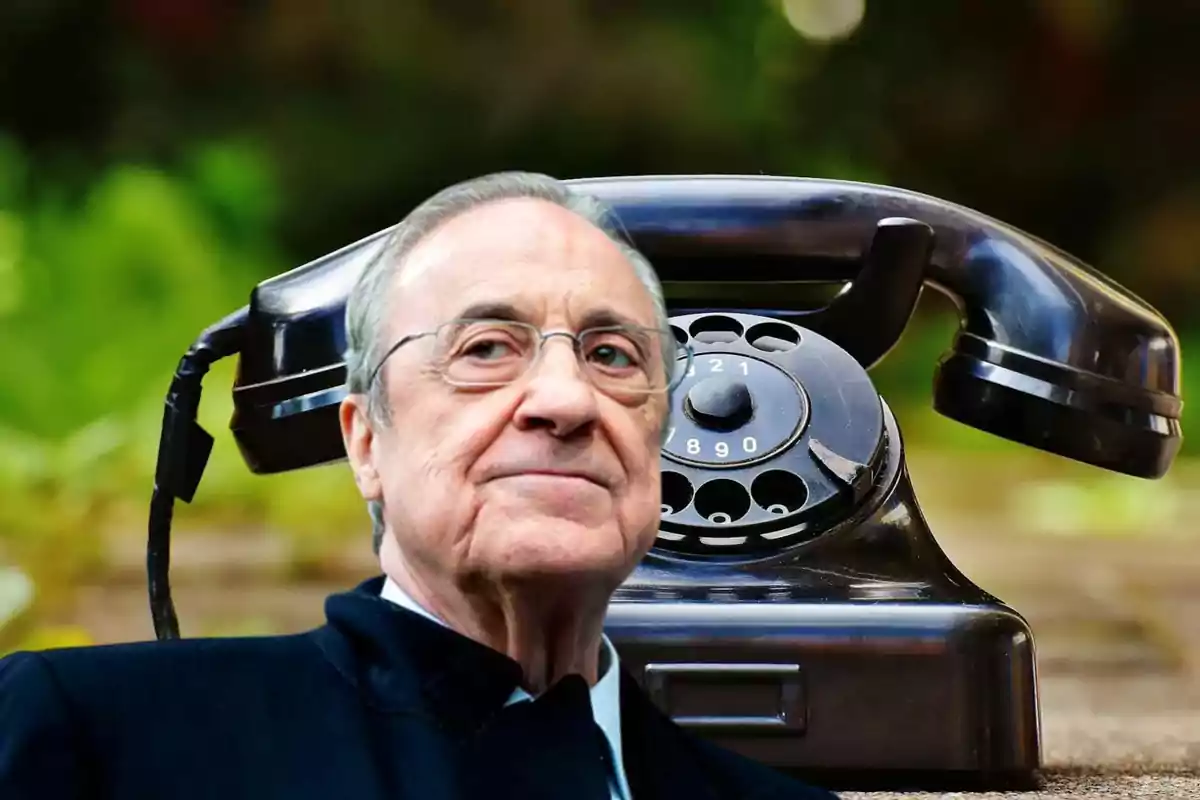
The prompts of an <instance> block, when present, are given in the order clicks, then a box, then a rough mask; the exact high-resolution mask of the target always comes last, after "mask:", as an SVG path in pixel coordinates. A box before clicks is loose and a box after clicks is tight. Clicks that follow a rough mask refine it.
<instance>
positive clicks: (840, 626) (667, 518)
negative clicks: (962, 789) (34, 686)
mask: <svg viewBox="0 0 1200 800" xmlns="http://www.w3.org/2000/svg"><path fill="white" fill-rule="evenodd" d="M570 183H571V184H572V185H574V186H575V187H577V188H579V189H581V190H583V191H586V192H589V193H592V194H594V195H596V196H598V197H600V198H602V199H604V200H606V201H607V202H608V203H610V204H611V205H612V207H613V208H614V209H615V211H616V214H617V215H618V216H619V218H620V220H621V222H622V223H623V225H624V227H625V228H626V230H627V232H628V234H629V236H630V237H631V239H632V241H633V242H634V243H635V244H636V246H637V247H638V248H640V249H641V250H642V252H644V253H645V254H646V255H647V256H648V257H649V258H650V260H651V261H652V262H653V263H654V265H655V266H656V268H657V269H658V271H659V274H660V276H661V277H662V279H663V281H664V284H665V287H666V291H667V296H668V302H669V304H670V306H671V311H672V313H673V317H672V319H671V322H672V325H673V328H674V331H675V334H676V336H677V338H678V339H679V340H680V342H686V343H689V344H690V345H691V346H692V348H693V351H694V361H693V369H692V371H691V372H690V373H689V375H688V377H687V378H686V379H685V380H684V382H683V384H682V385H681V386H680V387H679V389H678V390H677V391H676V393H675V395H674V398H675V399H674V403H675V408H674V426H675V427H674V430H673V431H672V432H671V433H670V434H669V436H668V438H667V440H666V443H665V445H664V448H663V454H662V469H663V517H662V525H661V531H660V534H659V538H658V543H657V546H656V547H655V549H654V550H653V551H652V552H651V553H650V555H649V556H647V558H646V559H645V561H644V563H643V564H642V565H641V566H640V567H639V568H638V569H637V570H636V571H635V572H634V574H633V575H632V576H631V578H630V579H629V580H628V582H627V583H626V584H625V585H624V586H623V587H622V588H621V590H620V591H619V592H618V594H617V596H616V597H615V598H614V602H613V603H612V607H611V613H610V616H609V621H608V632H609V635H610V636H611V637H612V639H613V640H614V642H615V643H616V644H617V647H618V648H619V650H620V652H621V654H622V660H623V662H624V664H625V665H626V666H627V667H628V668H629V669H630V670H631V671H632V673H633V674H634V675H635V676H636V677H637V678H638V679H639V680H640V681H641V682H642V684H643V685H644V686H645V687H646V688H647V689H648V691H649V692H650V694H651V695H652V696H653V697H654V698H655V700H656V701H657V702H658V703H659V704H660V706H661V707H662V708H664V709H665V710H666V711H667V712H668V713H670V714H671V715H672V716H673V717H674V718H675V719H676V720H677V721H678V722H679V723H680V724H682V725H684V726H686V727H689V728H692V729H694V730H696V731H698V732H699V733H700V734H701V735H703V736H707V737H711V738H712V739H713V740H715V741H718V742H720V743H722V744H725V745H727V746H730V747H732V748H734V749H737V750H740V751H742V752H744V753H746V754H748V755H750V756H752V757H754V758H757V759H760V760H762V761H764V762H766V763H768V764H771V765H773V766H776V767H778V768H781V769H787V770H794V771H798V772H800V773H803V774H806V775H809V776H812V777H814V778H817V779H820V780H824V781H826V782H827V783H829V784H834V785H845V784H847V782H849V783H850V784H859V785H863V784H866V783H892V784H895V783H897V782H901V783H904V782H907V783H915V784H917V785H925V783H924V782H926V781H927V779H929V778H931V777H936V778H938V779H939V780H938V782H939V783H944V782H949V783H969V784H981V785H988V786H992V785H1002V784H1008V783H1018V784H1019V783H1022V782H1025V781H1027V780H1028V779H1030V778H1031V777H1032V776H1033V775H1034V774H1035V772H1036V770H1037V768H1038V767H1039V765H1040V734H1039V710H1038V700H1037V678H1036V669H1035V663H1034V644H1033V638H1032V634H1031V632H1030V630H1029V627H1028V625H1027V624H1026V622H1025V621H1024V620H1023V619H1022V618H1021V616H1020V615H1019V614H1018V613H1017V612H1016V611H1014V610H1013V609H1011V608H1009V607H1008V606H1006V605H1004V604H1003V603H1002V602H1001V601H1000V600H998V599H996V598H995V597H992V596H991V595H989V594H988V593H987V592H985V591H983V590H982V589H980V588H978V587H976V586H975V585H974V584H972V583H971V581H970V580H969V579H968V578H966V577H965V576H964V575H963V574H962V573H960V572H959V571H958V570H957V569H956V568H955V567H954V565H953V564H952V563H950V561H949V559H948V558H947V557H946V556H945V555H944V554H943V552H942V550H941V549H940V548H939V547H938V544H937V542H936V540H935V538H934V536H933V533H932V532H931V531H930V529H929V527H928V525H927V523H926V522H925V519H924V518H923V516H922V514H921V511H920V508H919V507H918V504H917V501H916V498H915V496H914V493H913V487H912V485H911V483H910V480H909V476H908V471H907V468H906V465H905V460H904V450H903V444H902V440H901V437H900V431H899V430H898V429H897V426H896V421H895V418H894V417H893V415H892V413H891V411H890V410H889V409H888V406H887V404H886V403H885V402H884V401H883V400H882V399H881V398H880V397H879V395H878V394H877V393H876V391H875V389H874V388H873V386H872V383H871V380H870V378H869V377H868V375H867V368H869V367H870V366H871V365H872V364H874V363H875V362H876V361H878V360H879V359H880V358H881V357H883V356H884V355H885V354H886V353H887V352H888V350H889V349H890V348H891V347H892V346H893V345H894V344H895V343H896V341H897V339H898V338H899V337H900V334H901V332H902V331H903V330H904V327H905V325H906V324H907V322H908V320H909V318H910V316H911V315H912V313H913V309H914V306H915V305H916V302H917V299H918V297H919V295H920V292H921V288H922V285H923V284H928V285H930V286H933V287H935V288H937V289H938V290H939V291H941V292H943V293H945V294H946V295H948V296H949V297H950V298H951V299H952V300H953V301H954V302H955V304H956V305H957V307H958V308H959V310H960V314H961V328H960V330H959V332H958V334H957V336H956V337H955V338H954V341H953V342H952V343H951V345H950V349H949V351H948V352H947V353H946V354H945V356H943V358H942V359H941V361H940V363H939V365H938V370H937V374H936V378H935V381H934V407H935V408H936V409H937V410H938V411H939V412H941V413H942V414H944V415H946V416H948V417H950V418H952V419H955V420H958V421H960V422H962V423H965V424H967V425H970V426H972V427H975V428H979V429H982V430H985V431H989V432H991V433H994V434H996V435H998V436H1002V437H1005V438H1008V439H1012V440H1014V441H1017V442H1021V443H1023V444H1026V445H1029V446H1031V447H1036V448H1039V449H1042V450H1047V451H1049V452H1052V453H1058V454H1060V455H1063V456H1066V457H1068V458H1072V459H1077V460H1079V461H1083V462H1087V463H1090V464H1094V465H1096V466H1100V467H1104V468H1107V469H1111V470H1115V471H1118V472H1122V473H1127V474H1131V475H1137V476H1142V477H1149V478H1157V477H1161V476H1162V475H1163V474H1165V472H1166V471H1167V469H1168V467H1169V466H1170V464H1171V461H1172V459H1173V458H1174V456H1175V454H1176V452H1177V451H1178V448H1179V445H1180V441H1181V435H1180V427H1179V418H1180V410H1181V406H1182V404H1181V401H1180V398H1179V370H1180V365H1179V345H1178V342H1177V339H1176V337H1175V334H1174V332H1173V331H1172V330H1171V328H1170V326H1169V325H1168V324H1167V322H1166V321H1165V320H1164V319H1163V318H1162V317H1161V316H1159V315H1158V314H1157V313H1156V312H1155V311H1154V310H1153V309H1152V308H1150V307H1149V306H1147V305H1146V304H1144V303H1142V302H1141V301H1139V300H1137V299H1136V298H1134V297H1132V296H1131V295H1130V294H1128V293H1127V292H1125V291H1124V290H1123V289H1122V288H1121V287H1119V286H1117V285H1116V284H1114V283H1113V282H1111V281H1109V280H1107V279H1105V278H1103V277H1101V276H1100V275H1099V274H1097V273H1096V272H1094V271H1093V270H1091V269H1090V268H1088V267H1087V266H1085V265H1083V264H1081V263H1080V262H1078V261H1076V260H1074V259H1073V258H1071V257H1070V256H1069V255H1067V254H1065V253H1063V252H1061V251H1059V250H1057V249H1055V248H1054V247H1052V246H1051V245H1049V244H1047V243H1045V242H1042V241H1039V240H1037V239H1035V238H1034V237H1032V236H1029V235H1028V234H1025V233H1022V232H1021V231H1018V230H1016V229H1014V228H1011V227H1009V226H1007V225H1005V224H1003V223H1001V222H998V221H996V220H993V219H990V218H988V217H985V216H983V215H981V214H979V213H976V212H974V211H972V210H970V209H967V208H963V207H961V206H955V205H952V204H950V203H946V202H943V201H940V200H937V199H935V198H932V197H928V196H924V195H920V194H915V193H912V192H907V191H903V190H900V189H894V188H890V187H884V186H874V185H867V184H861V183H851V182H844V181H832V180H815V179H806V178H775V177H759V176H752V177H740V176H675V177H628V178H600V179H588V180H577V181H571V182H570ZM387 232H388V231H381V232H379V233H377V234H375V235H373V236H370V237H368V238H366V239H363V240H362V241H359V242H357V243H355V244H352V245H350V246H348V247H346V248H343V249H341V250H339V251H337V252H335V253H332V254H330V255H328V256H326V257H324V258H321V259H318V260H316V261H314V262H312V263H309V264H307V265H305V266H302V267H299V268H297V269H294V270H292V271H290V272H288V273H286V274H283V275H280V276H278V277H275V278H272V279H270V280H268V281H265V282H264V283H262V284H260V285H259V286H257V287H256V288H255V289H254V291H253V293H252V295H251V299H250V304H249V306H248V307H246V308H243V309H242V310H240V311H238V312H236V313H235V314H233V315H231V316H230V317H228V318H226V319H225V320H222V321H221V322H219V323H217V324H216V325H214V326H213V327H211V328H210V329H208V330H207V331H205V332H204V334H202V335H201V337H200V338H199V339H198V340H197V342H196V344H195V345H194V346H193V347H192V349H191V350H189V352H188V354H187V355H186V356H185V357H184V358H183V360H182V362H181V363H180V367H179V370H178V372H177V374H176V377H175V381H174V383H173V385H172V388H171V393H170V395H169V396H168V399H167V408H166V415H165V419H164V425H163V438H162V441H161V450H160V455H159V464H158V471H157V475H156V486H155V493H154V498H153V501H152V507H151V519H150V538H149V545H148V548H149V551H148V560H147V567H148V571H149V579H150V596H151V608H152V612H153V617H154V624H155V630H156V632H157V634H158V636H159V638H172V637H175V636H178V628H177V624H176V620H175V612H174V608H173V606H172V603H171V598H170V591H169V584H168V561H169V552H170V539H169V530H170V521H171V511H172V507H173V503H174V500H175V498H181V499H183V500H185V501H186V500H190V499H191V497H192V495H193V493H194V492H195V490H196V486H197V484H198V482H199V479H200V475H201V473H202V471H203V468H204V462H205V459H206V458H207V455H208V452H209V449H210V447H211V444H212V439H211V437H209V436H208V434H206V433H205V432H204V431H203V430H201V429H200V428H199V426H198V425H197V424H196V422H195V420H196V408H197V405H198V403H199V394H200V380H201V378H202V377H203V375H204V373H205V371H206V370H207V369H208V366H209V364H211V363H212V362H213V361H215V360H216V359H219V358H222V357H225V356H229V355H233V354H237V355H238V356H239V359H240V361H239V364H238V376H237V383H236V386H235V387H234V390H233V394H234V400H235V412H234V417H233V421H232V429H233V433H234V436H235V437H236V439H237V442H238V445H239V447H240V448H241V452H242V454H243V456H244V458H245V460H246V462H247V464H249V466H250V468H251V469H252V470H253V471H254V472H256V473H259V474H269V473H277V472H282V471H286V470H292V469H298V468H301V467H306V466H310V465H315V464H321V463H325V462H331V461H335V460H338V459H341V458H344V456H345V454H344V452H343V449H342V441H341V437H340V433H339V428H338V424H337V418H336V409H337V404H338V402H339V401H340V400H341V399H342V397H343V396H344V389H343V382H344V378H345V374H344V368H343V364H342V353H343V350H344V347H345V337H344V330H343V313H344V302H345V298H346V296H347V294H348V292H349V290H350V287H351V286H352V284H353V282H354V280H355V277H356V276H357V275H358V273H359V271H360V270H361V269H362V267H363V265H364V264H365V263H366V262H367V261H368V260H369V259H370V258H371V256H372V255H373V254H374V253H375V252H376V250H377V248H378V247H379V246H380V245H381V244H382V242H383V241H384V238H385V236H386V234H387ZM812 282H848V285H847V287H846V288H845V289H844V290H843V291H842V292H841V293H840V294H838V295H837V296H836V297H835V298H834V299H833V300H832V302H830V303H829V304H828V305H827V306H826V307H824V308H821V309H817V310H807V311H800V310H797V306H798V303H797V302H796V295H797V292H798V290H799V289H800V288H801V287H802V286H803V285H804V284H806V283H812ZM847 776H849V781H847V780H846V778H847Z"/></svg>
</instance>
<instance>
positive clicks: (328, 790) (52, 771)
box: [0, 578, 834, 800]
mask: <svg viewBox="0 0 1200 800" xmlns="http://www.w3.org/2000/svg"><path fill="white" fill-rule="evenodd" d="M381 585H382V578H377V579H373V580H371V581H367V582H366V583H364V584H363V585H362V586H360V587H358V588H357V589H355V590H354V591H350V592H346V593H342V594H335V595H333V596H331V597H330V598H329V599H328V600H327V601H326V605H325V611H326V616H327V624H326V625H324V626H322V627H320V628H318V629H316V630H314V631H310V632H307V633H303V634H297V635H291V636H277V637H259V638H231V639H182V640H173V641H163V642H140V643H134V644H120V645H107V646H101V647H90V648H72V649H63V650H53V651H47V652H43V653H18V654H15V655H12V656H9V657H8V658H6V659H4V660H2V661H0V798H3V800H35V798H36V800H57V799H58V798H81V799H82V798H88V799H89V800H90V799H91V798H104V800H109V799H110V798H111V800H141V798H155V800H166V799H167V798H171V800H188V799H189V798H205V799H206V800H235V798H279V800H308V799H309V798H321V800H342V798H347V799H351V798H353V800H459V798H468V797H469V798H476V797H478V798H481V800H488V799H489V798H507V797H515V796H520V794H521V792H520V791H519V790H517V789H514V788H513V787H514V786H515V785H516V784H514V783H513V782H511V781H510V780H509V776H507V775H506V774H505V769H506V766H505V765H504V764H502V763H499V762H498V761H496V759H494V758H493V759H492V760H491V761H489V757H488V756H487V754H483V755H480V754H479V753H474V754H471V752H470V747H469V742H470V739H471V737H472V735H473V732H475V731H477V730H479V729H480V728H481V726H483V725H484V724H485V723H486V722H487V720H488V718H489V716H490V715H493V714H495V713H496V712H497V710H499V709H500V708H501V707H502V706H503V705H504V704H505V701H506V700H507V698H508V696H509V695H510V694H511V692H512V690H513V688H514V687H515V686H516V685H517V683H518V680H519V678H520V667H519V666H518V665H517V664H516V662H514V661H512V660H511V659H509V658H508V657H507V656H505V655H504V654H502V653H499V652H497V651H494V650H491V649H490V648H487V647H485V646H483V645H481V644H479V643H477V642H474V641H472V640H470V639H467V638H466V637H463V636H460V635H458V634H456V633H454V632H452V631H449V630H447V629H445V628H443V627H442V626H440V625H437V624H436V623H433V622H431V621H429V620H426V619H423V618H422V617H420V616H419V615H417V614H413V613H412V612H410V611H407V610H405V609H402V608H399V607H397V606H395V605H394V604H392V603H390V602H389V601H387V600H385V599H383V598H381V597H379V589H380V587H381ZM580 684H581V686H582V680H580ZM581 693H582V694H583V695H586V689H582V690H581ZM621 719H622V728H621V731H622V733H621V735H622V742H623V744H622V749H623V751H624V752H623V758H624V763H625V771H626V774H627V776H628V779H629V783H630V787H631V789H632V793H633V798H634V800H703V799H708V798H711V799H712V800H718V799H720V800H725V798H728V800H734V799H735V798H736V800H753V799H754V798H762V799H764V800H765V798H779V799H780V800H782V799H783V798H789V800H790V799H795V800H800V799H803V800H809V799H810V798H812V799H814V800H815V799H818V798H819V799H821V800H824V799H825V798H832V797H834V795H832V794H830V793H827V792H825V791H822V790H819V789H814V788H810V787H808V786H806V785H804V784H801V783H799V782H796V781H794V780H792V779H791V778H788V777H785V776H783V775H781V774H779V773H777V772H774V771H772V770H770V769H767V768H766V767H763V766H761V765H759V764H756V763H754V762H752V761H750V760H748V759H744V758H742V757H741V756H738V755H735V754H733V753H731V752H729V751H726V750H722V749H718V748H716V747H714V746H712V745H710V744H708V743H706V742H703V741H701V740H700V739H699V738H697V737H695V736H693V735H691V734H690V733H688V732H687V731H684V730H683V729H682V728H680V727H678V726H677V725H675V724H674V723H673V722H671V721H670V719H668V718H667V717H666V716H664V715H663V714H661V713H660V712H659V711H658V709H657V708H655V707H654V706H653V705H652V704H651V702H650V701H649V699H648V698H647V697H646V696H645V695H644V694H643V693H642V692H641V690H640V689H639V688H638V686H637V685H636V683H634V681H633V680H632V678H630V677H629V676H628V675H627V674H623V675H622V685H621ZM510 738H511V737H510ZM551 749H553V748H551ZM547 762H548V763H547V764H546V765H544V769H543V771H544V770H552V769H553V768H554V767H555V764H554V763H552V762H553V759H547ZM561 782H562V783H561V785H562V792H561V796H562V797H563V798H566V799H567V800H578V793H576V792H574V791H573V790H572V786H571V780H570V777H569V776H566V775H564V776H562V778H561ZM552 794H553V795H554V796H559V794H558V792H557V791H554V792H552Z"/></svg>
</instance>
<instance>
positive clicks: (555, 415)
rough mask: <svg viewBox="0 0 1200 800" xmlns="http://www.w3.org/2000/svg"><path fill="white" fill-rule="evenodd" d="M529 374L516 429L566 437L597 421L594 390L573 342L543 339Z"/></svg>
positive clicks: (517, 416) (555, 337)
mask: <svg viewBox="0 0 1200 800" xmlns="http://www.w3.org/2000/svg"><path fill="white" fill-rule="evenodd" d="M529 371H530V374H529V379H528V381H527V382H526V386H525V395H524V397H523V398H522V399H521V403H520V405H519V406H518V407H517V412H516V415H515V421H516V423H517V426H518V427H519V428H521V429H522V430H531V429H533V428H546V429H548V430H549V431H550V432H551V433H552V434H553V435H555V436H557V437H559V438H565V437H568V436H571V435H573V434H577V433H580V432H581V431H583V430H585V429H587V428H588V427H590V426H591V425H592V424H593V423H594V422H595V421H596V417H597V415H598V413H599V407H598V406H597V403H596V389H595V387H594V386H593V385H592V383H591V381H589V380H588V377H587V374H586V373H585V372H584V369H583V365H582V364H580V362H579V358H578V356H577V355H576V352H575V346H574V343H573V342H571V341H570V340H568V339H566V338H565V337H557V336H552V337H550V338H548V339H546V341H545V342H544V343H543V344H542V348H541V353H539V354H538V358H537V360H536V361H535V362H534V363H533V364H531V365H530V367H529Z"/></svg>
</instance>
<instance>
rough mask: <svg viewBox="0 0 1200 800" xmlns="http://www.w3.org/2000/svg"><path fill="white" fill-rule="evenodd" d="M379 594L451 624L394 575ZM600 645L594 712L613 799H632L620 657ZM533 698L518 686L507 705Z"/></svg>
mask: <svg viewBox="0 0 1200 800" xmlns="http://www.w3.org/2000/svg"><path fill="white" fill-rule="evenodd" d="M380 596H381V597H383V599H385V600H390V601H391V602H393V603H395V604H396V605H398V606H400V607H401V608H406V609H408V610H409V611H411V612H413V613H414V614H420V615H421V616H423V617H425V618H426V619H429V620H432V621H434V622H436V623H438V624H439V625H442V626H444V627H450V626H448V625H446V623H445V622H443V621H442V620H440V619H439V618H437V617H435V616H434V615H433V614H431V613H430V612H429V611H427V610H426V609H425V608H423V607H422V606H421V605H420V604H418V603H417V601H416V600H414V599H412V597H410V596H409V594H408V593H407V592H405V591H404V590H403V589H401V588H400V586H399V585H397V583H396V582H395V581H393V580H392V579H391V578H387V579H386V580H385V581H384V582H383V591H381V592H380ZM600 646H601V647H603V648H604V654H605V655H604V657H602V658H601V659H600V665H601V667H602V668H603V670H604V672H603V673H602V674H601V675H600V677H599V680H597V681H596V685H595V686H593V687H592V690H591V692H592V714H593V716H594V717H595V719H596V724H597V725H598V726H600V730H601V731H603V732H604V736H605V738H606V739H608V746H609V749H610V750H612V762H613V771H614V772H615V775H612V776H610V779H609V788H610V790H611V793H612V797H613V800H630V791H629V782H628V780H627V779H626V777H625V762H624V759H623V757H622V754H621V671H620V662H619V661H618V659H617V649H616V648H615V647H613V644H612V642H610V641H609V639H608V637H607V636H603V635H602V636H601V637H600ZM532 699H533V698H532V696H531V695H530V694H529V693H528V692H526V691H525V690H524V689H522V688H521V687H520V686H518V687H517V688H516V689H515V690H513V693H512V694H511V695H510V696H509V698H508V702H507V703H505V705H512V704H513V703H519V702H521V701H522V700H532Z"/></svg>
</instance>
